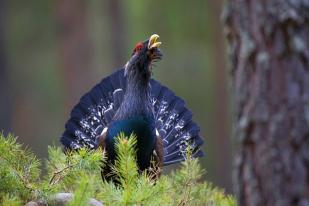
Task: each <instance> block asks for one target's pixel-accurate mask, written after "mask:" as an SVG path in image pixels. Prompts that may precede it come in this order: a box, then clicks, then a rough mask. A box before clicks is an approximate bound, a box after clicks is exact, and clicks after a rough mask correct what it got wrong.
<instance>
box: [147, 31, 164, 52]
mask: <svg viewBox="0 0 309 206" xmlns="http://www.w3.org/2000/svg"><path fill="white" fill-rule="evenodd" d="M158 39H159V35H158V34H153V35H151V37H150V38H149V42H148V49H152V48H158V47H159V46H160V45H161V44H162V42H159V41H157V40H158Z"/></svg>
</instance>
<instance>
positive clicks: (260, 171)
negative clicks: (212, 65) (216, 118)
mask: <svg viewBox="0 0 309 206" xmlns="http://www.w3.org/2000/svg"><path fill="white" fill-rule="evenodd" d="M225 24H226V27H225V30H226V35H227V38H228V41H229V46H230V58H231V66H232V70H231V74H232V78H233V83H234V88H235V100H236V111H235V112H236V120H235V121H236V122H235V127H236V137H237V138H238V140H239V143H240V151H239V153H238V157H237V160H236V164H237V172H236V175H235V177H236V182H237V186H236V187H237V194H238V197H239V203H240V205H262V206H268V205H269V206H285V205H286V206H290V205H309V3H308V1H302V0H293V1H292V0H285V1H284V0H267V1H266V0H264V1H260V0H251V1H240V0H231V1H228V2H227V8H226V11H225Z"/></svg>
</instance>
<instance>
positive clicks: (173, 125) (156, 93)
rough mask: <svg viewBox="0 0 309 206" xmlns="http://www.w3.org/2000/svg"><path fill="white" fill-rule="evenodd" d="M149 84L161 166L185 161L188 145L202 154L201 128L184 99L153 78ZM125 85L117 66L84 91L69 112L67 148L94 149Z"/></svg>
mask: <svg viewBox="0 0 309 206" xmlns="http://www.w3.org/2000/svg"><path fill="white" fill-rule="evenodd" d="M150 85H151V96H152V103H153V106H154V114H155V119H156V128H157V130H158V132H159V133H160V136H161V138H162V139H163V145H164V165H169V164H173V163H176V162H180V161H182V160H184V159H185V151H186V148H187V147H188V146H189V147H190V149H191V151H192V152H193V156H194V157H200V156H203V152H202V151H201V148H200V147H201V145H202V144H203V140H202V138H201V137H200V136H199V131H200V129H199V127H198V126H197V124H196V123H195V122H193V120H192V112H191V111H190V110H188V109H187V108H186V106H185V102H184V101H183V100H182V99H181V98H179V97H177V96H176V95H175V94H174V93H173V92H172V91H171V90H169V89H168V88H167V87H165V86H162V85H161V84H160V83H159V82H157V81H156V80H151V82H150ZM125 87H126V78H125V77H124V70H123V69H120V70H118V71H116V72H114V73H113V74H111V75H110V76H108V77H106V78H104V79H103V80H102V81H101V82H100V83H99V84H97V85H96V86H94V87H93V88H92V89H91V90H90V91H89V92H88V93H86V94H85V95H84V96H83V97H82V98H81V99H80V102H79V103H78V104H77V105H76V106H75V107H74V108H73V110H72V112H71V116H70V119H69V120H68V121H67V123H66V125H65V131H64V133H63V135H62V136H61V142H62V144H63V145H64V146H65V147H66V148H70V149H78V148H80V147H88V148H91V149H95V148H97V147H98V137H99V136H100V135H101V133H102V131H103V129H104V128H105V127H106V126H107V125H108V124H109V122H110V121H111V120H112V118H113V116H114V114H115V112H116V111H117V109H118V108H119V106H120V104H121V102H122V100H123V96H124V93H125Z"/></svg>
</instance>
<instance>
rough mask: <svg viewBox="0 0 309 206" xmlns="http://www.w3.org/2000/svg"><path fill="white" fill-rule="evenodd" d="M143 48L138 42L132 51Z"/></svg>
mask: <svg viewBox="0 0 309 206" xmlns="http://www.w3.org/2000/svg"><path fill="white" fill-rule="evenodd" d="M143 47H144V45H143V43H142V42H138V43H137V44H136V45H135V47H134V50H140V49H142V48H143Z"/></svg>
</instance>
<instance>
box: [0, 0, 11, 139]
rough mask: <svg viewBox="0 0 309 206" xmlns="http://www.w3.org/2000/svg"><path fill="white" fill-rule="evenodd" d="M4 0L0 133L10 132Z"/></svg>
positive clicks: (1, 3)
mask: <svg viewBox="0 0 309 206" xmlns="http://www.w3.org/2000/svg"><path fill="white" fill-rule="evenodd" d="M6 4H7V2H6V1H5V0H0V94H1V97H0V133H1V132H2V131H3V132H4V135H6V134H7V133H8V132H11V131H10V130H11V92H12V91H11V88H10V86H9V85H10V84H9V82H10V81H9V74H8V73H9V72H8V62H7V53H6V44H5V16H6V8H7V7H6Z"/></svg>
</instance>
